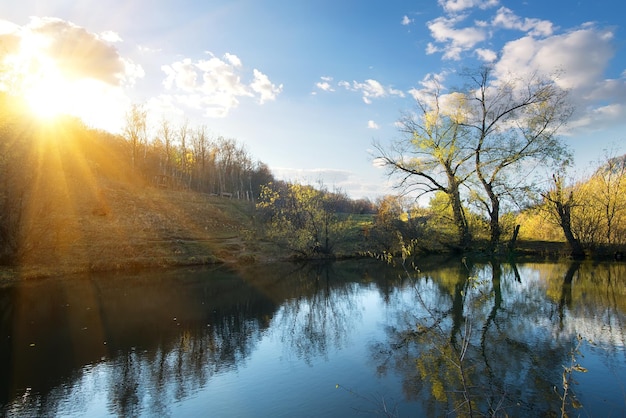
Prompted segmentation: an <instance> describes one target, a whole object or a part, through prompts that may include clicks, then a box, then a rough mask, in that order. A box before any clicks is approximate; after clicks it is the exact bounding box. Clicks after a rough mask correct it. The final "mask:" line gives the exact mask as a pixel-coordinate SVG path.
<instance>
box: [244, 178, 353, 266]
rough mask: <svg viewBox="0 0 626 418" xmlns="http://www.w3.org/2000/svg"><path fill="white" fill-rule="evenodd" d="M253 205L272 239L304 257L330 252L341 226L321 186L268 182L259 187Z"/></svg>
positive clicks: (328, 194) (331, 252) (330, 253)
mask: <svg viewBox="0 0 626 418" xmlns="http://www.w3.org/2000/svg"><path fill="white" fill-rule="evenodd" d="M256 206H257V209H258V210H259V213H260V215H261V218H262V219H263V221H264V222H265V225H266V227H267V232H268V235H269V236H270V237H272V238H273V239H275V240H276V242H278V243H280V244H282V245H284V246H286V247H288V248H289V249H290V250H291V251H293V252H294V253H296V254H299V255H300V256H304V257H309V256H311V255H316V254H317V255H332V254H333V249H334V245H335V243H336V241H337V239H338V238H339V236H340V233H341V229H342V226H343V225H342V222H341V220H340V218H339V217H338V216H337V212H336V211H335V208H334V199H333V198H332V194H330V193H328V191H327V190H326V189H325V188H323V187H322V188H321V189H316V188H315V187H313V186H310V185H303V184H296V183H284V182H274V183H270V184H268V185H266V186H263V187H262V191H261V196H260V198H259V201H258V203H257V205H256Z"/></svg>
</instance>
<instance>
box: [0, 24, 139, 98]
mask: <svg viewBox="0 0 626 418" xmlns="http://www.w3.org/2000/svg"><path fill="white" fill-rule="evenodd" d="M2 27H3V28H4V29H3V30H4V31H6V30H8V29H11V28H12V29H13V30H12V31H11V35H9V36H10V37H11V39H8V38H6V35H4V36H3V37H2V38H3V39H2V41H3V42H2V46H3V49H2V51H0V54H3V55H5V56H11V55H13V56H18V55H19V57H20V58H19V59H20V60H22V61H28V62H23V63H22V64H23V65H24V66H25V68H28V66H31V65H37V62H38V60H42V59H45V60H50V62H51V63H52V65H54V67H55V68H57V69H58V70H59V71H60V72H61V73H62V74H63V76H64V77H65V78H66V79H67V80H71V81H80V80H84V79H91V80H97V81H101V82H104V83H107V84H110V85H112V86H119V85H121V84H122V83H125V82H126V83H130V84H132V83H133V82H134V81H135V80H136V78H138V77H142V76H143V70H142V69H141V67H140V66H139V65H137V64H134V63H132V62H131V61H130V60H128V59H124V58H122V56H121V55H120V54H119V52H118V51H117V49H116V48H115V47H114V46H112V45H111V44H110V43H111V42H120V41H121V38H120V37H119V36H118V35H116V34H115V33H114V32H110V31H109V32H103V33H102V34H100V35H97V34H94V33H91V32H89V31H87V30H86V29H84V28H82V27H80V26H77V25H75V24H73V23H71V22H67V21H65V20H62V19H57V18H49V17H46V18H37V17H33V18H31V20H30V22H29V23H28V24H27V25H25V26H23V27H18V26H16V25H12V24H7V23H3V24H2ZM7 40H9V41H11V42H7Z"/></svg>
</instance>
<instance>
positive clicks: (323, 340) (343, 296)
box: [274, 263, 360, 364]
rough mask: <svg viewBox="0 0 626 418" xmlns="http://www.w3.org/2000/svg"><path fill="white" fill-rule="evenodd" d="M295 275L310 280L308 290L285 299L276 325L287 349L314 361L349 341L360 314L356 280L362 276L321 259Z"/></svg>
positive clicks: (293, 274)
mask: <svg viewBox="0 0 626 418" xmlns="http://www.w3.org/2000/svg"><path fill="white" fill-rule="evenodd" d="M291 278H292V279H293V280H295V281H297V282H301V283H306V284H307V286H306V287H307V291H306V292H304V293H301V294H300V295H299V296H297V297H293V298H289V299H288V300H286V301H285V302H284V303H283V305H282V306H281V309H280V310H279V311H278V312H277V314H276V316H275V318H274V321H275V323H276V325H277V326H276V327H275V328H276V329H278V330H280V332H281V334H280V336H279V338H280V341H281V343H282V344H283V347H284V349H285V350H286V351H288V352H290V353H294V354H295V355H296V356H297V357H298V358H301V359H303V360H304V361H305V362H307V363H308V364H310V363H311V360H312V359H313V358H315V357H325V356H326V355H327V354H328V351H329V350H330V349H333V348H334V349H338V348H341V347H342V346H344V345H345V344H346V341H347V340H346V339H347V337H348V336H349V335H350V329H351V327H352V324H353V321H358V320H359V318H360V311H359V308H360V306H359V305H358V304H357V303H356V294H357V289H358V287H357V285H356V284H355V282H354V279H357V280H358V279H359V277H358V276H357V277H353V276H351V275H350V274H349V273H348V272H346V271H337V270H334V269H333V265H332V263H319V264H305V265H301V268H300V269H298V270H297V271H294V272H293V273H292V274H291Z"/></svg>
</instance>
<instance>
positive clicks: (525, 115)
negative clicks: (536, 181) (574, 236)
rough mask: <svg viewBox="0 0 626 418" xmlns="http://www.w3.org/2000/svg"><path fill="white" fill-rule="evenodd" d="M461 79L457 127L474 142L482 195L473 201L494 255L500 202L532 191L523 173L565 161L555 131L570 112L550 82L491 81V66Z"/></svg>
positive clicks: (535, 76) (538, 78) (531, 79)
mask: <svg viewBox="0 0 626 418" xmlns="http://www.w3.org/2000/svg"><path fill="white" fill-rule="evenodd" d="M466 78H468V79H469V82H470V85H469V87H468V91H467V92H466V93H465V94H466V97H467V102H466V103H467V104H468V106H467V107H466V108H465V109H466V111H467V113H466V114H465V115H464V117H463V118H460V124H461V125H462V126H464V127H466V128H468V129H469V130H470V131H471V134H472V135H473V137H474V139H473V143H474V150H473V154H474V163H475V167H474V169H475V173H476V177H477V179H478V182H479V184H480V185H481V186H482V191H483V193H478V194H476V196H477V197H478V199H479V201H480V202H481V203H482V205H483V207H484V209H485V210H486V211H487V213H488V215H489V220H490V225H489V226H490V245H489V249H490V250H492V251H494V250H496V248H497V245H498V244H499V242H500V236H501V234H502V229H501V225H500V213H501V209H502V206H501V205H502V203H503V200H504V199H506V198H511V199H512V200H515V199H516V198H519V196H520V195H519V192H520V191H524V190H527V189H528V188H530V187H532V177H531V176H529V173H530V172H531V171H532V170H533V169H534V168H535V167H536V166H538V165H542V166H545V165H546V164H549V163H551V162H561V161H563V160H567V159H568V158H569V152H568V151H567V149H566V147H565V146H564V145H563V144H562V143H561V141H560V140H559V138H558V137H557V132H558V130H559V128H561V127H562V126H563V124H564V123H565V122H566V121H567V119H568V118H569V116H570V115H571V112H572V109H571V107H570V106H569V105H568V103H567V100H566V98H567V92H566V91H564V90H562V89H561V88H559V86H558V84H557V82H556V81H555V80H554V79H552V78H548V77H543V76H540V75H538V74H532V75H531V76H529V77H527V78H513V77H510V78H508V79H502V78H498V79H496V77H494V73H493V70H492V68H491V67H483V68H481V69H480V70H479V71H477V72H474V73H467V74H466ZM521 173H524V175H520V174H521Z"/></svg>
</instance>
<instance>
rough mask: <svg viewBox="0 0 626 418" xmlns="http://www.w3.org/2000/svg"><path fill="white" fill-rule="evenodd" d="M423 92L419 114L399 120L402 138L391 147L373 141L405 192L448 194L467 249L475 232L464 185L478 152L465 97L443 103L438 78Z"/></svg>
mask: <svg viewBox="0 0 626 418" xmlns="http://www.w3.org/2000/svg"><path fill="white" fill-rule="evenodd" d="M422 94H423V96H422V99H419V100H418V101H417V105H418V113H417V114H415V115H405V116H404V117H403V118H402V119H401V120H400V126H401V128H400V130H401V131H402V132H403V133H404V137H403V138H402V139H401V140H399V141H397V142H395V143H394V144H392V146H391V147H389V148H385V147H383V146H381V145H380V144H375V147H376V149H377V150H378V155H377V159H378V161H379V162H380V163H382V164H383V165H384V166H385V167H386V168H387V172H388V174H389V176H390V177H397V178H399V183H398V187H399V188H401V189H402V190H403V192H405V193H406V192H413V191H416V192H417V196H418V197H420V196H422V195H425V194H427V193H433V192H437V191H441V192H443V193H445V194H446V195H447V196H448V198H449V200H450V204H451V206H452V213H453V218H454V224H455V226H456V228H457V231H458V238H459V241H458V242H459V245H460V246H461V247H462V248H465V247H467V246H468V245H469V243H470V241H471V235H470V231H469V227H468V222H467V219H466V216H465V210H464V208H463V203H462V199H461V186H462V185H463V184H464V183H465V182H466V181H467V179H468V178H469V176H470V175H471V174H472V168H471V166H470V165H469V164H468V163H469V162H471V161H470V160H471V158H472V156H473V155H474V154H473V152H474V147H473V146H472V143H471V137H470V136H469V135H468V132H467V129H466V128H465V127H464V126H463V125H461V124H460V123H459V122H460V119H459V117H460V115H461V114H462V107H463V102H464V97H463V96H462V95H448V96H446V99H448V100H447V103H446V106H443V104H442V94H441V87H440V85H439V84H438V83H436V82H435V87H434V89H432V90H430V91H423V92H422Z"/></svg>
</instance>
